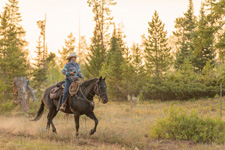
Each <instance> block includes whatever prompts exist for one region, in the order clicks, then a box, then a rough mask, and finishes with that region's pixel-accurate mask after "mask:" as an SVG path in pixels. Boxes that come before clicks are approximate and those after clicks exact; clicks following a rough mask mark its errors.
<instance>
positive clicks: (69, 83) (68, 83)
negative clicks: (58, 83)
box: [62, 79, 72, 104]
mask: <svg viewBox="0 0 225 150" xmlns="http://www.w3.org/2000/svg"><path fill="white" fill-rule="evenodd" d="M65 81H66V83H65V89H64V94H63V98H62V104H63V103H64V101H65V100H66V98H67V96H68V95H69V87H70V85H71V83H72V82H71V81H69V79H66V80H65Z"/></svg>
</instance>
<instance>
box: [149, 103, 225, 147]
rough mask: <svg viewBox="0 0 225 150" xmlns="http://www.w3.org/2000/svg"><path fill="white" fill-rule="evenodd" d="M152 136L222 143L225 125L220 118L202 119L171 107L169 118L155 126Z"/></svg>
mask: <svg viewBox="0 0 225 150" xmlns="http://www.w3.org/2000/svg"><path fill="white" fill-rule="evenodd" d="M150 136H152V137H154V138H169V139H177V140H192V141H194V142H217V143H222V142H224V141H225V123H224V122H223V121H222V120H221V119H220V118H217V119H212V118H209V117H206V118H200V117H199V116H198V115H197V113H196V112H194V111H192V112H191V114H187V112H186V111H184V110H183V109H181V108H177V109H175V108H174V107H171V109H170V111H169V113H168V115H167V117H165V118H163V119H160V120H158V121H157V122H156V124H155V126H153V128H152V130H151V131H150Z"/></svg>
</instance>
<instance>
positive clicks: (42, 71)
mask: <svg viewBox="0 0 225 150" xmlns="http://www.w3.org/2000/svg"><path fill="white" fill-rule="evenodd" d="M41 43H42V42H41V37H39V40H38V45H37V47H36V48H37V51H35V53H36V54H37V57H36V59H34V60H35V61H36V63H35V64H34V66H35V68H34V71H33V77H34V78H33V87H34V88H35V89H37V97H40V96H41V88H42V87H43V85H44V83H45V82H46V80H47V69H46V68H45V67H44V64H45V60H43V53H44V51H43V46H42V45H41Z"/></svg>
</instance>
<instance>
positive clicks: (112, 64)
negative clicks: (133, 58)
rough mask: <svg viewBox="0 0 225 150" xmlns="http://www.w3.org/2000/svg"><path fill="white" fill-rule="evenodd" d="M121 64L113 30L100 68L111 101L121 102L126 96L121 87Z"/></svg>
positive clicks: (121, 59)
mask: <svg viewBox="0 0 225 150" xmlns="http://www.w3.org/2000/svg"><path fill="white" fill-rule="evenodd" d="M123 63H124V58H123V56H122V52H121V48H120V47H119V42H118V38H117V35H116V29H114V32H113V35H112V38H111V46H110V49H109V52H108V54H107V57H106V61H105V63H104V65H103V67H102V70H101V73H102V75H105V76H106V77H107V80H106V82H107V86H108V93H109V95H110V97H111V98H112V99H113V100H116V101H121V100H123V99H124V97H125V96H126V95H125V94H124V93H125V91H124V89H123V86H122V80H123V76H122V73H123Z"/></svg>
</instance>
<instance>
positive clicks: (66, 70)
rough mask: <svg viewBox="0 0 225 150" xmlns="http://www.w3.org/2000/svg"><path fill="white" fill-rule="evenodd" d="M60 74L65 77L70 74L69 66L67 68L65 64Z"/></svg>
mask: <svg viewBox="0 0 225 150" xmlns="http://www.w3.org/2000/svg"><path fill="white" fill-rule="evenodd" d="M62 74H64V75H67V76H68V75H69V74H70V71H69V66H68V64H67V63H66V64H65V66H64V67H63V70H62Z"/></svg>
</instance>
